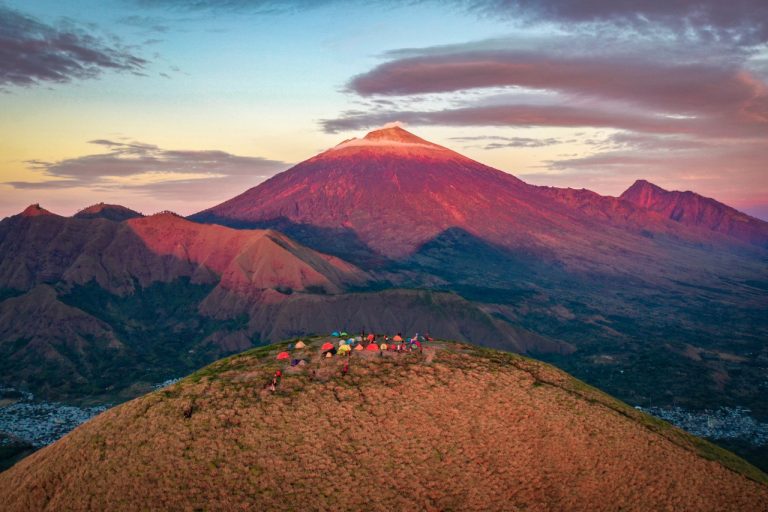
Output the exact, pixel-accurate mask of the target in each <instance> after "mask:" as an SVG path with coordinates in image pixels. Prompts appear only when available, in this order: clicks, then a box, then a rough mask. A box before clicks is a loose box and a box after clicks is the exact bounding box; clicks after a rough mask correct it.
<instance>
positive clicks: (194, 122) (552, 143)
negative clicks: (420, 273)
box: [0, 0, 768, 220]
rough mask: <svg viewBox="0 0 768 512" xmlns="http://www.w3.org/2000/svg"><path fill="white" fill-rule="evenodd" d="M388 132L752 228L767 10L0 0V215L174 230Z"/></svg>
mask: <svg viewBox="0 0 768 512" xmlns="http://www.w3.org/2000/svg"><path fill="white" fill-rule="evenodd" d="M395 121H397V122H400V123H402V124H403V125H404V126H405V127H406V129H408V130H410V131H412V132H414V133H415V134H417V135H419V136H420V137H422V138H425V139H427V140H430V141H432V142H435V143H438V144H441V145H444V146H447V147H450V148H452V149H454V150H456V151H459V152H460V153H463V154H465V155H467V156H469V157H471V158H474V159H476V160H478V161H480V162H482V163H485V164H487V165H491V166H493V167H496V168H498V169H501V170H503V171H506V172H510V173H512V174H514V175H516V176H518V177H520V178H521V179H523V180H525V181H527V182H529V183H532V184H536V185H550V186H558V187H573V188H588V189H591V190H594V191H596V192H598V193H601V194H606V195H619V194H620V193H621V192H622V191H623V190H625V189H626V188H628V187H629V186H630V185H631V184H632V183H633V182H634V181H635V180H636V179H647V180H649V181H652V182H653V183H656V184H657V185H659V186H661V187H664V188H666V189H670V190H693V191H695V192H698V193H701V194H703V195H705V196H708V197H714V198H716V199H718V200H720V201H722V202H725V203H727V204H729V205H731V206H734V207H736V208H738V209H740V210H742V211H745V212H747V213H749V214H751V215H754V216H757V217H759V218H762V219H766V220H768V2H765V0H729V1H728V2H723V1H721V0H701V1H689V0H680V1H677V2H669V1H662V0H647V1H645V2H622V1H615V0H584V1H581V2H572V1H569V0H536V1H534V0H454V1H451V0H423V1H420V0H400V1H398V0H389V1H377V0H369V1H365V0H360V1H351V0H315V1H309V0H281V1H268V0H217V1H213V0H188V1H185V0H98V1H97V0H69V1H67V2H61V1H60V0H56V1H48V0H23V1H18V0H6V1H4V0H0V217H4V216H8V215H13V214H16V213H18V212H20V211H22V210H23V209H24V208H25V207H26V206H27V205H29V204H33V203H40V204H41V205H42V206H44V207H45V208H47V209H49V210H51V211H54V212H56V213H60V214H63V215H72V214H74V213H75V212H77V211H78V210H80V209H82V208H85V207H87V206H89V205H92V204H95V203H98V202H107V203H117V204H122V205H124V206H128V207H130V208H133V209H135V210H138V211H140V212H143V213H147V214H149V213H154V212H157V211H161V210H172V211H175V212H178V213H180V214H183V215H187V214H192V213H195V212H197V211H200V210H202V209H205V208H208V207H210V206H213V205H215V204H217V203H219V202H221V201H224V200H226V199H229V198H230V197H233V196H234V195H237V194H239V193H241V192H243V191H245V190H246V189H248V188H250V187H252V186H254V185H256V184H258V183H260V182H262V181H264V180H265V179H267V178H269V177H270V176H272V175H274V174H276V173H278V172H281V171H284V170H286V169H288V168H290V167H291V165H293V164H295V163H298V162H300V161H302V160H304V159H306V158H309V157H311V156H313V155H315V154H317V153H318V152H320V151H323V150H325V149H327V148H328V147H331V146H334V145H336V144H338V143H339V142H341V141H342V140H345V139H348V138H350V137H360V136H363V135H364V134H365V133H366V132H367V131H370V130H372V129H375V128H377V127H379V126H382V125H385V124H387V123H390V122H395Z"/></svg>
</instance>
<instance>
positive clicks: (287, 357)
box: [277, 352, 291, 361]
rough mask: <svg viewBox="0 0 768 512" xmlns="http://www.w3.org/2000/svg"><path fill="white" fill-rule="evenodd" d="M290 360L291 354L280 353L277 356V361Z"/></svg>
mask: <svg viewBox="0 0 768 512" xmlns="http://www.w3.org/2000/svg"><path fill="white" fill-rule="evenodd" d="M290 358H291V354H289V353H288V352H280V353H279V354H277V359H278V361H279V360H282V359H290Z"/></svg>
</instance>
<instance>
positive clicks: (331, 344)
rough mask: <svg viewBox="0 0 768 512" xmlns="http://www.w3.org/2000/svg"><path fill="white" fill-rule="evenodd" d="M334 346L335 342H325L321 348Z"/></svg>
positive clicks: (328, 348) (327, 348) (329, 348)
mask: <svg viewBox="0 0 768 512" xmlns="http://www.w3.org/2000/svg"><path fill="white" fill-rule="evenodd" d="M332 348H333V343H330V342H327V341H326V342H325V343H323V346H322V347H320V350H331V349H332Z"/></svg>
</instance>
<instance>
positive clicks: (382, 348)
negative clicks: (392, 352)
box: [379, 343, 387, 350]
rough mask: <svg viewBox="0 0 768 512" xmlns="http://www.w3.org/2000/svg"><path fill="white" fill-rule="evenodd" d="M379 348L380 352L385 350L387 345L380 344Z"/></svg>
mask: <svg viewBox="0 0 768 512" xmlns="http://www.w3.org/2000/svg"><path fill="white" fill-rule="evenodd" d="M379 348H380V349H381V350H387V344H386V343H382V344H381V345H379Z"/></svg>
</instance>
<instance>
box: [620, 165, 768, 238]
mask: <svg viewBox="0 0 768 512" xmlns="http://www.w3.org/2000/svg"><path fill="white" fill-rule="evenodd" d="M619 198H620V199H623V200H624V201H629V202H630V203H632V204H634V205H636V206H639V207H641V208H645V209H648V210H651V211H654V212H656V213H660V214H662V215H663V216H665V217H667V218H669V219H670V220H673V221H675V222H680V223H682V224H685V225H688V226H698V227H702V228H706V229H709V230H711V231H716V232H719V233H723V234H725V235H729V236H732V237H735V238H739V239H741V240H742V241H744V242H748V243H751V244H756V245H760V246H763V247H766V246H768V223H766V222H764V221H761V220H759V219H756V218H754V217H750V216H749V215H747V214H745V213H742V212H740V211H738V210H736V209H734V208H731V207H730V206H728V205H725V204H723V203H721V202H719V201H716V200H715V199H712V198H710V197H705V196H702V195H700V194H697V193H695V192H691V191H685V192H680V191H677V190H673V191H670V190H665V189H663V188H661V187H659V186H658V185H654V184H653V183H651V182H649V181H646V180H637V181H635V183H633V184H632V186H631V187H629V188H628V189H627V190H625V191H624V193H623V194H621V196H619Z"/></svg>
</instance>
